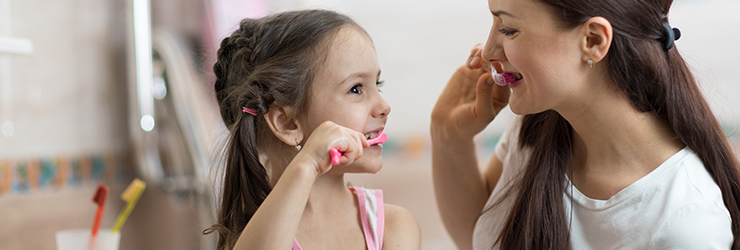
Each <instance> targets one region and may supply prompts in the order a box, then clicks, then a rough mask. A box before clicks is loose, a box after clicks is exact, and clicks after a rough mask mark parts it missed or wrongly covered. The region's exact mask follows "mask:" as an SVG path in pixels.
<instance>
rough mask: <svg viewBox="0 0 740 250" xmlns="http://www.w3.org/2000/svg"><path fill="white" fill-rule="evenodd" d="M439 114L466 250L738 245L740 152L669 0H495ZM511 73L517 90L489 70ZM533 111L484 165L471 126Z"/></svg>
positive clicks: (449, 210) (439, 189)
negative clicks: (701, 83) (481, 37)
mask: <svg viewBox="0 0 740 250" xmlns="http://www.w3.org/2000/svg"><path fill="white" fill-rule="evenodd" d="M488 3H489V8H490V11H491V14H492V15H493V19H494V21H493V27H492V29H491V32H490V36H489V37H488V41H487V43H486V45H485V47H483V48H482V49H474V50H473V53H472V54H471V58H470V59H469V60H468V64H467V65H466V66H463V67H461V68H459V69H458V70H457V72H455V74H454V75H453V76H452V79H450V82H449V83H448V85H447V87H446V88H445V90H444V91H443V93H442V94H441V95H440V97H439V100H438V101H437V104H436V105H435V107H434V110H433V112H432V124H431V133H432V143H433V152H432V155H433V160H432V165H433V175H434V185H435V193H436V196H437V200H438V206H439V209H440V213H441V214H442V219H443V222H444V223H445V227H446V228H447V230H448V231H449V232H450V235H451V236H452V238H453V240H454V241H455V243H456V244H457V246H458V248H460V249H492V248H494V249H566V248H572V249H677V248H680V249H728V248H731V249H740V208H739V205H738V203H739V202H740V176H739V174H738V168H739V165H740V164H739V163H738V160H737V157H736V156H735V155H734V154H733V153H732V151H731V149H730V146H729V143H728V141H727V139H726V138H725V137H724V134H723V132H722V130H721V128H720V126H719V124H718V122H717V120H716V118H715V117H714V116H713V114H712V112H711V110H710V108H709V106H708V104H707V102H706V101H705V100H704V99H703V97H702V95H701V93H700V91H699V88H698V87H697V84H696V82H695V80H694V78H693V76H692V74H691V72H690V71H689V70H688V67H687V66H686V63H685V62H684V61H683V59H682V58H681V55H680V54H679V53H678V50H677V49H676V47H675V46H674V44H673V42H674V40H675V39H677V38H678V37H679V36H680V34H679V33H678V32H677V31H676V30H674V29H671V28H670V26H669V25H668V20H667V18H666V16H667V14H668V10H669V9H670V6H671V3H672V1H671V0H657V1H639V0H620V1H613V0H612V1H610V0H590V1H586V0H489V1H488ZM486 63H487V64H492V65H495V66H496V67H497V70H498V72H505V73H509V74H512V75H516V80H515V81H514V82H512V83H509V85H508V86H505V87H499V86H496V85H494V84H492V83H493V79H492V77H491V75H490V74H488V73H485V71H483V70H482V69H481V67H482V66H483V65H484V64H486ZM507 103H508V105H510V108H511V110H512V111H513V112H514V113H516V114H519V115H524V116H522V117H519V118H517V119H516V120H515V122H514V124H513V125H512V126H511V127H510V128H509V129H508V130H507V132H506V133H505V135H504V136H503V137H502V140H501V141H500V142H499V145H497V148H496V152H495V154H494V155H493V156H492V157H491V160H490V162H489V163H488V166H487V167H486V168H485V171H484V172H483V173H481V172H480V171H479V170H478V167H477V162H476V157H475V145H474V143H473V137H474V136H475V135H476V134H477V133H479V132H480V131H482V130H483V129H484V128H485V127H486V125H488V123H490V122H491V121H492V120H493V119H494V117H495V116H496V114H497V113H498V112H499V111H500V110H501V109H502V108H503V107H504V106H506V105H507Z"/></svg>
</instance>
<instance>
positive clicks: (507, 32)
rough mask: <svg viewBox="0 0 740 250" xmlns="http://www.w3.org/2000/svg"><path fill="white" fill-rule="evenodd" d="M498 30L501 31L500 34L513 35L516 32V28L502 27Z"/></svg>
mask: <svg viewBox="0 0 740 250" xmlns="http://www.w3.org/2000/svg"><path fill="white" fill-rule="evenodd" d="M498 31H499V32H501V34H504V36H513V35H514V34H516V30H512V29H507V28H502V29H500V30H498Z"/></svg>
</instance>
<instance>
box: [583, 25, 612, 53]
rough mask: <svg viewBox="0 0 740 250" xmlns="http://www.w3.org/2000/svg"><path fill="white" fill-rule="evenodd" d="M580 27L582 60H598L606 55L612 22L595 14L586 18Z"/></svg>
mask: <svg viewBox="0 0 740 250" xmlns="http://www.w3.org/2000/svg"><path fill="white" fill-rule="evenodd" d="M581 27H582V28H583V43H582V44H581V49H582V50H583V61H584V62H585V61H588V60H592V61H593V62H594V63H597V62H600V61H601V60H602V59H604V57H606V53H607V52H609V47H610V46H611V44H612V37H613V33H612V32H613V30H612V24H611V23H610V22H609V20H606V18H603V17H600V16H596V17H592V18H589V19H588V20H586V22H584V23H583V24H582V25H581Z"/></svg>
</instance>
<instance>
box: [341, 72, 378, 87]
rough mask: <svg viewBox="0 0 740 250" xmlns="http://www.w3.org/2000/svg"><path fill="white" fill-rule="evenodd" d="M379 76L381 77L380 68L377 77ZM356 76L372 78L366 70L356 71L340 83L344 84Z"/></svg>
mask: <svg viewBox="0 0 740 250" xmlns="http://www.w3.org/2000/svg"><path fill="white" fill-rule="evenodd" d="M379 77H380V70H378V76H376V78H379ZM354 78H370V75H369V74H367V73H366V72H356V73H353V74H351V75H349V76H348V77H347V78H344V80H342V82H340V83H339V85H342V84H344V83H345V82H348V81H349V80H351V79H354Z"/></svg>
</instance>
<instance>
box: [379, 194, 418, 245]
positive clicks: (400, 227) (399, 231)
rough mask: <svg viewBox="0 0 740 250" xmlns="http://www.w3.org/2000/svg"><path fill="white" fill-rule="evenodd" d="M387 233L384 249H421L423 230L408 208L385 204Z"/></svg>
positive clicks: (385, 233) (385, 234)
mask: <svg viewBox="0 0 740 250" xmlns="http://www.w3.org/2000/svg"><path fill="white" fill-rule="evenodd" d="M383 209H384V210H385V232H384V233H383V235H384V236H383V237H384V240H383V241H384V242H383V249H419V248H420V247H421V228H420V227H419V222H418V221H417V220H416V217H415V216H414V214H413V213H411V211H409V210H408V209H406V208H403V207H400V206H396V205H392V204H383Z"/></svg>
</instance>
